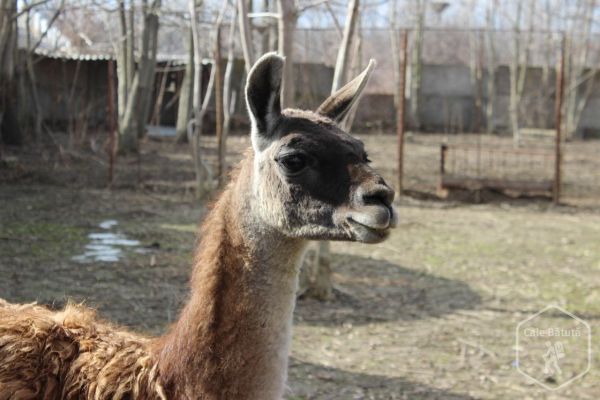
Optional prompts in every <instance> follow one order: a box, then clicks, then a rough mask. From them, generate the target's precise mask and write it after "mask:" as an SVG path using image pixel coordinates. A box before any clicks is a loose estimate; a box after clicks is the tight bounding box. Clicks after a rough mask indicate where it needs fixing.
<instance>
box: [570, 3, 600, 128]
mask: <svg viewBox="0 0 600 400" xmlns="http://www.w3.org/2000/svg"><path fill="white" fill-rule="evenodd" d="M595 6H596V1H595V0H578V1H577V3H576V9H577V10H578V11H579V12H578V15H577V18H575V21H574V23H573V24H572V26H571V29H570V38H569V40H567V42H566V44H567V45H566V47H565V52H566V54H565V59H566V65H567V68H566V71H565V72H566V81H567V88H566V91H565V94H566V96H565V97H566V98H565V121H564V124H565V132H566V135H565V136H566V137H567V138H571V137H573V136H574V135H575V134H576V132H577V128H578V127H579V121H580V120H581V115H582V113H583V110H584V108H585V106H586V104H587V101H588V99H589V97H590V95H591V93H592V90H593V88H594V81H595V77H596V73H597V72H598V67H595V66H594V67H591V68H590V67H588V62H589V53H590V44H591V43H590V42H591V35H592V31H591V30H592V23H593V17H594V8H595Z"/></svg>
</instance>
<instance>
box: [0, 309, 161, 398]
mask: <svg viewBox="0 0 600 400" xmlns="http://www.w3.org/2000/svg"><path fill="white" fill-rule="evenodd" d="M149 344H150V341H149V339H147V338H144V337H142V336H139V335H133V334H131V333H129V332H127V331H124V330H121V329H118V328H117V327H115V326H113V325H111V324H108V323H106V322H104V321H101V320H99V319H97V318H96V316H95V314H94V312H93V311H92V310H90V309H88V308H85V307H82V306H78V305H68V306H67V307H66V308H65V310H64V311H61V312H51V311H49V310H48V309H46V308H44V307H40V306H37V305H34V304H27V305H12V304H9V303H7V302H6V301H4V300H1V299H0V400H9V399H11V400H13V399H14V400H17V399H18V400H28V399H43V400H55V399H56V400H58V399H64V400H75V399H86V400H88V399H89V400H92V399H93V400H109V399H115V400H118V399H123V400H125V399H133V398H137V399H149V400H154V399H161V400H165V399H167V396H166V394H165V391H164V390H163V388H162V386H161V384H160V383H159V380H158V368H157V365H156V363H155V362H153V360H152V357H151V356H150V353H149V351H148V346H149Z"/></svg>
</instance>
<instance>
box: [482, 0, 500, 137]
mask: <svg viewBox="0 0 600 400" xmlns="http://www.w3.org/2000/svg"><path fill="white" fill-rule="evenodd" d="M496 1H497V0H492V1H491V2H490V6H489V8H488V9H486V24H487V26H488V27H490V28H492V27H493V26H494V21H495V19H496ZM495 40H496V39H495V35H494V30H493V29H488V30H486V32H485V44H486V53H487V102H486V105H485V121H486V131H487V133H493V132H494V130H495V121H494V118H495V117H496V114H495V109H494V101H495V99H496V44H495Z"/></svg>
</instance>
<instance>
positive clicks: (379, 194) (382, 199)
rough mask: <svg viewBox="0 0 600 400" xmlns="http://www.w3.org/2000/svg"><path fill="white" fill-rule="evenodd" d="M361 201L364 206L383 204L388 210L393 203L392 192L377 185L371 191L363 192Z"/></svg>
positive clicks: (386, 187) (385, 187) (384, 186)
mask: <svg viewBox="0 0 600 400" xmlns="http://www.w3.org/2000/svg"><path fill="white" fill-rule="evenodd" d="M361 200H362V202H363V203H364V204H365V205H369V204H372V205H377V204H383V205H385V206H386V207H387V208H390V207H391V205H392V202H393V201H394V191H393V190H392V189H390V188H389V187H388V186H386V185H377V186H375V187H374V188H372V189H371V190H368V191H365V193H363V195H362V199H361Z"/></svg>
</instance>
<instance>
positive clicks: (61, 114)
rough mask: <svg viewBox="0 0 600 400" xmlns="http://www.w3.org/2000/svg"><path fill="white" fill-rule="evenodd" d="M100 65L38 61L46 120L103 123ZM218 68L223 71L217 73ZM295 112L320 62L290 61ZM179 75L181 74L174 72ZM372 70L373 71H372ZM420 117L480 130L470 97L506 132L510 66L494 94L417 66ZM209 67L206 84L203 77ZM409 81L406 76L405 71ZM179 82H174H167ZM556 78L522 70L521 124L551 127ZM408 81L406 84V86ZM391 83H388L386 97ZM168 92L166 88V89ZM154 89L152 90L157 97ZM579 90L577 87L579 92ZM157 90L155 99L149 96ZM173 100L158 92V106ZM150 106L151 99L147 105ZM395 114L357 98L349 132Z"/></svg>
mask: <svg viewBox="0 0 600 400" xmlns="http://www.w3.org/2000/svg"><path fill="white" fill-rule="evenodd" d="M107 63H108V62H107V61H89V60H88V61H76V60H62V59H53V58H42V59H40V60H39V61H38V62H37V63H36V65H35V68H36V76H37V82H38V89H39V96H40V103H41V106H42V112H43V113H44V118H45V120H46V121H47V122H50V123H52V124H57V125H64V124H66V123H68V122H69V121H71V120H73V118H78V117H81V116H86V117H87V119H88V125H89V126H94V125H102V124H104V123H105V117H106V107H107V103H106V93H107V70H108V66H107ZM223 70H224V68H223ZM295 72H296V73H295V76H296V82H295V83H296V90H297V94H296V98H297V104H296V105H297V107H299V108H306V109H315V108H316V107H318V105H319V104H320V103H321V102H322V101H323V100H324V99H325V98H327V96H328V95H329V93H330V88H331V81H332V79H333V68H331V67H328V66H325V65H322V64H297V65H296V66H295ZM177 73H178V74H182V73H183V72H182V71H179V72H177ZM375 73H377V72H375ZM422 73H423V83H422V95H421V107H420V113H419V119H420V121H421V129H422V130H425V131H431V132H469V131H481V130H483V129H485V127H486V118H485V109H482V110H478V109H477V106H476V105H477V94H478V93H480V97H481V104H483V105H485V104H487V102H488V101H493V102H494V108H495V113H494V121H493V122H494V123H493V125H494V130H495V131H496V132H508V131H510V118H509V101H510V74H509V68H508V67H506V66H500V67H498V68H497V69H496V74H495V86H496V92H495V95H494V96H492V98H491V99H490V96H489V94H488V93H487V84H486V82H487V76H488V75H487V71H484V72H483V80H482V82H483V84H481V85H477V84H476V83H475V82H474V80H473V79H472V74H471V70H470V69H469V67H468V66H466V65H424V67H423V72H422ZM208 74H209V71H208V69H207V70H206V71H205V75H206V76H205V77H204V78H205V79H204V80H205V81H207V80H208ZM243 75H244V66H243V62H242V61H241V60H237V61H236V64H235V69H234V76H233V87H234V90H235V93H236V96H237V101H236V107H235V112H234V118H233V124H234V128H236V129H246V128H247V126H248V117H247V112H246V106H245V102H244V94H243V81H242V79H243ZM161 76H162V75H161V74H158V75H157V82H156V84H155V88H159V87H160V80H161ZM409 76H410V74H409ZM174 80H175V81H177V82H181V77H177V78H176V79H174ZM555 82H556V78H555V74H554V71H553V70H546V71H544V70H543V69H542V68H529V69H528V71H527V78H526V80H525V89H524V95H523V98H522V100H521V106H520V120H521V126H523V127H529V128H532V127H536V128H543V129H551V128H553V126H554V119H555V118H554V92H555ZM409 83H410V82H407V86H409ZM394 84H395V83H394V82H390V83H389V85H390V86H389V88H390V90H389V92H392V91H393V85H394ZM171 89H172V88H171ZM157 91H158V89H156V90H155V92H157ZM580 92H581V93H583V89H580ZM156 95H157V93H155V94H154V97H156ZM174 95H175V92H174V91H169V92H168V93H166V94H165V98H164V99H163V104H165V103H168V102H169V101H170V100H171V99H172V97H173V96H174ZM410 101H411V99H410V97H409V98H407V101H406V115H407V123H408V125H409V129H415V128H416V127H415V126H414V121H415V119H414V118H413V117H412V116H411V112H410V110H411V107H410ZM22 103H23V106H24V107H25V109H27V110H29V112H30V113H31V115H34V112H35V107H34V106H33V103H32V101H31V99H29V98H25V99H22ZM153 103H154V102H153ZM599 108H600V74H599V73H597V74H596V76H595V81H594V86H593V90H592V91H591V95H590V98H589V100H588V102H587V105H586V107H585V108H584V109H583V112H582V116H581V122H580V127H579V129H578V134H579V135H585V136H600V113H599V112H598V111H597V110H598V109H599ZM176 110H177V104H176V102H175V103H174V104H172V106H171V107H170V108H168V109H164V110H163V114H161V120H160V123H161V124H164V125H174V123H175V120H176V114H175V113H176ZM213 110H214V99H213V105H212V106H211V110H209V113H208V116H207V121H206V125H205V126H206V129H205V130H206V132H207V133H210V132H212V131H213V130H214V127H213V126H214V115H211V113H214V111H213ZM395 119H396V112H395V108H394V101H393V96H392V95H391V94H377V93H369V92H367V93H366V94H365V95H364V96H363V98H362V99H361V101H360V103H359V106H358V109H357V113H356V117H355V120H354V124H355V125H354V127H355V130H358V129H363V130H365V129H376V130H380V131H389V130H391V129H393V128H394V127H395V125H396V122H395Z"/></svg>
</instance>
